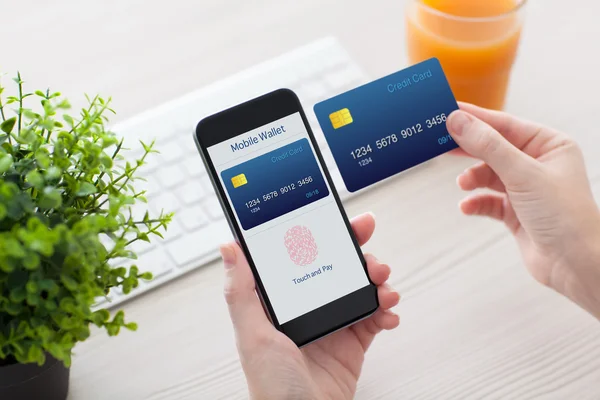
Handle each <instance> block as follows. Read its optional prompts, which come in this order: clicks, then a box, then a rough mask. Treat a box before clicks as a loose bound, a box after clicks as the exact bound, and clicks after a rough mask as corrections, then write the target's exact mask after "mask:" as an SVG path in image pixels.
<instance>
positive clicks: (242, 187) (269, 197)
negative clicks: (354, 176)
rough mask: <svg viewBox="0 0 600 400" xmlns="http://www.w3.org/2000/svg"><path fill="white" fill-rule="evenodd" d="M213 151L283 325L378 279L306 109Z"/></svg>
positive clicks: (236, 214)
mask: <svg viewBox="0 0 600 400" xmlns="http://www.w3.org/2000/svg"><path fill="white" fill-rule="evenodd" d="M207 151H208V153H209V155H210V158H211V160H212V163H213V165H214V168H215V171H216V173H217V175H218V179H219V180H220V183H221V185H222V186H223V188H224V192H225V195H226V201H227V202H228V203H229V205H230V207H231V208H232V210H233V211H234V216H235V219H236V221H237V223H238V225H239V226H240V228H241V232H242V235H243V238H244V241H245V242H246V246H247V247H248V250H249V253H250V255H251V257H252V260H253V262H254V265H255V266H256V269H257V271H258V274H259V275H260V278H261V280H262V283H263V286H264V289H265V291H266V294H267V296H268V297H269V300H270V303H271V306H272V307H273V311H274V313H275V315H276V317H277V320H278V322H279V324H284V323H286V322H288V321H291V320H293V319H295V318H298V317H300V316H302V315H304V314H306V313H309V312H311V311H313V310H315V309H317V308H319V307H321V306H324V305H325V304H328V303H330V302H332V301H334V300H337V299H339V298H341V297H343V296H345V295H348V294H350V293H352V292H354V291H356V290H359V289H361V288H364V287H366V286H368V285H369V284H370V282H369V280H368V277H367V275H366V272H365V269H364V267H363V265H362V263H361V259H360V257H359V255H358V254H357V250H356V247H355V246H354V243H353V241H352V238H351V236H350V233H349V232H348V228H347V226H346V224H345V221H344V218H343V217H342V214H341V212H340V210H339V208H338V205H337V202H336V200H335V198H334V196H333V194H332V193H331V187H330V186H329V184H328V182H327V180H326V179H325V177H324V173H323V167H322V165H321V164H320V162H319V159H318V158H317V157H316V156H315V150H314V148H313V145H312V142H311V140H310V138H309V135H308V132H307V129H306V127H305V125H304V122H303V119H302V117H301V115H300V113H299V112H296V113H293V114H290V115H287V116H285V117H283V118H280V119H277V120H275V121H272V122H271V123H268V124H265V125H263V126H260V127H258V128H255V129H252V130H250V131H248V132H245V133H242V134H240V135H238V136H235V137H233V138H231V139H228V140H225V141H223V142H220V143H217V144H214V145H212V146H209V147H208V148H207Z"/></svg>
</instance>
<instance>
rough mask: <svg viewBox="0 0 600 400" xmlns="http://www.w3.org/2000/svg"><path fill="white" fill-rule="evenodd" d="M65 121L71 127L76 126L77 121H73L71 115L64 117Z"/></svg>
mask: <svg viewBox="0 0 600 400" xmlns="http://www.w3.org/2000/svg"><path fill="white" fill-rule="evenodd" d="M63 119H64V120H65V122H66V123H67V124H69V125H70V126H74V125H75V121H73V117H71V116H70V115H67V114H65V115H63Z"/></svg>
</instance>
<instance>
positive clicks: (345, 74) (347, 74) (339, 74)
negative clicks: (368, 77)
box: [327, 65, 363, 89]
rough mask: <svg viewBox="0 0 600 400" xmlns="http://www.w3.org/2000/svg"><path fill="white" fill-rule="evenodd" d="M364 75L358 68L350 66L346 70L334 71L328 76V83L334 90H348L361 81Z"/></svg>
mask: <svg viewBox="0 0 600 400" xmlns="http://www.w3.org/2000/svg"><path fill="white" fill-rule="evenodd" d="M362 76H363V74H362V73H361V72H360V69H359V68H358V67H356V66H352V65H348V66H346V67H345V68H344V69H341V70H339V71H334V72H332V73H330V74H328V75H327V83H328V84H329V85H330V86H331V87H332V88H333V89H341V88H346V87H347V86H349V85H352V84H355V83H357V82H358V81H360V80H361V78H362Z"/></svg>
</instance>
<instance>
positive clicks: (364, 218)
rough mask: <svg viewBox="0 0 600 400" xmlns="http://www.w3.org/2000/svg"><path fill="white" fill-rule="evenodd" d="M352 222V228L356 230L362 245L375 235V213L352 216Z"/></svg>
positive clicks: (357, 238) (357, 237) (355, 232)
mask: <svg viewBox="0 0 600 400" xmlns="http://www.w3.org/2000/svg"><path fill="white" fill-rule="evenodd" d="M350 224H351V225H352V230H353V231H354V235H355V236H356V240H358V244H359V246H362V245H363V244H365V243H367V242H368V241H369V239H371V236H373V231H374V230H375V215H374V214H373V213H365V214H361V215H359V216H358V217H354V218H352V220H351V221H350Z"/></svg>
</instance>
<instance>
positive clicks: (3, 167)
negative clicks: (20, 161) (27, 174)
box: [0, 154, 13, 174]
mask: <svg viewBox="0 0 600 400" xmlns="http://www.w3.org/2000/svg"><path fill="white" fill-rule="evenodd" d="M12 165H13V158H12V156H11V155H10V154H7V155H5V156H4V157H2V158H0V174H3V173H5V172H6V171H8V170H9V169H10V167H12Z"/></svg>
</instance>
